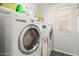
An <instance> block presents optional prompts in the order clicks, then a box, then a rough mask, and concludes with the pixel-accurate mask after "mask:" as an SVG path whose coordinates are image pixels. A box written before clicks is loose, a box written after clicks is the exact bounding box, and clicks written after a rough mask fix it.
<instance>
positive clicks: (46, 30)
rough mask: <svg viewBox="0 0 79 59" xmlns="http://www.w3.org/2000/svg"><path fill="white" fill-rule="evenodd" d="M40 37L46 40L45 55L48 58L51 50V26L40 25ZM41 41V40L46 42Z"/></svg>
mask: <svg viewBox="0 0 79 59" xmlns="http://www.w3.org/2000/svg"><path fill="white" fill-rule="evenodd" d="M42 37H43V38H46V39H47V55H48V56H49V55H50V54H51V52H52V49H53V39H54V35H53V28H52V25H51V24H48V23H46V22H43V24H42ZM46 39H43V40H46Z"/></svg>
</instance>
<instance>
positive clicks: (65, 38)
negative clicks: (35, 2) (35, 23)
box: [39, 4, 79, 55]
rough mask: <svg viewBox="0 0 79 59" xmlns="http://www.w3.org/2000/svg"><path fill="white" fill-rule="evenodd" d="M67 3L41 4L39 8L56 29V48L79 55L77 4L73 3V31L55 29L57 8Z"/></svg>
mask: <svg viewBox="0 0 79 59" xmlns="http://www.w3.org/2000/svg"><path fill="white" fill-rule="evenodd" d="M61 5H66V4H40V5H39V10H40V12H41V14H42V16H43V17H44V18H45V20H46V21H47V22H52V24H53V26H52V27H53V29H54V40H53V41H54V45H53V47H54V49H55V50H58V51H62V52H66V53H69V54H73V55H79V46H78V45H79V36H78V35H79V33H78V32H77V29H76V28H77V27H76V17H75V9H76V7H75V5H76V4H70V5H71V17H70V18H71V19H70V20H71V32H56V31H55V12H56V10H55V8H56V7H57V6H61Z"/></svg>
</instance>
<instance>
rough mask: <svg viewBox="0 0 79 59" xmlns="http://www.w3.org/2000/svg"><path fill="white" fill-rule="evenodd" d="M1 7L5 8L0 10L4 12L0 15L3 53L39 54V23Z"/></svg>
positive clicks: (0, 36) (0, 37)
mask: <svg viewBox="0 0 79 59" xmlns="http://www.w3.org/2000/svg"><path fill="white" fill-rule="evenodd" d="M1 9H3V10H6V12H4V11H3V12H2V11H0V13H2V14H6V16H3V17H0V42H3V43H2V44H0V45H1V46H0V47H1V48H2V49H3V50H4V54H6V55H16V56H17V55H23V56H30V55H31V56H37V55H38V56H40V55H41V40H42V37H41V31H40V30H41V26H40V23H38V22H34V21H33V20H31V18H27V17H25V16H23V15H20V14H18V13H16V12H12V11H9V10H7V9H6V8H0V10H1ZM2 46H4V47H2ZM1 48H0V49H1ZM0 53H2V52H0Z"/></svg>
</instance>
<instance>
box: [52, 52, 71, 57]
mask: <svg viewBox="0 0 79 59" xmlns="http://www.w3.org/2000/svg"><path fill="white" fill-rule="evenodd" d="M51 56H72V55H69V54H64V53H61V52H57V51H52V52H51Z"/></svg>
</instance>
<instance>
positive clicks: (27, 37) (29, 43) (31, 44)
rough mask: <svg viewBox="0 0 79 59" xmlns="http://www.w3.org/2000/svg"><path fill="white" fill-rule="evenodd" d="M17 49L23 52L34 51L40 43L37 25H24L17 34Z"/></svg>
mask: <svg viewBox="0 0 79 59" xmlns="http://www.w3.org/2000/svg"><path fill="white" fill-rule="evenodd" d="M18 44H19V49H20V51H21V52H22V53H24V54H30V53H33V52H34V51H36V50H37V49H38V47H39V44H40V30H39V28H38V27H37V26H35V25H33V24H30V25H28V26H26V27H25V28H24V29H23V30H22V32H21V34H20V36H19V41H18Z"/></svg>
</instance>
